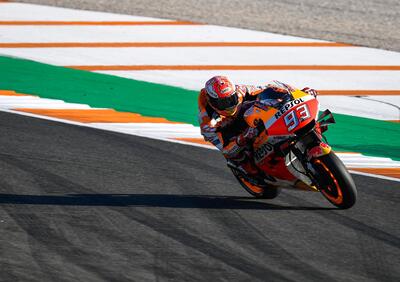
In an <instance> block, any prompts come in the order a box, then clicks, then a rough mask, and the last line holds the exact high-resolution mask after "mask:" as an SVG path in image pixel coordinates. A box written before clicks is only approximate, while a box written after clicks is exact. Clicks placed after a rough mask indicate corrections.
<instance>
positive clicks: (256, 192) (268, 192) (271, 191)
mask: <svg viewBox="0 0 400 282" xmlns="http://www.w3.org/2000/svg"><path fill="white" fill-rule="evenodd" d="M231 170H232V173H233V175H234V176H235V177H236V179H237V181H239V183H240V185H242V187H243V188H244V189H245V190H246V191H247V192H248V193H249V194H250V195H252V196H254V197H255V198H258V199H274V198H276V197H277V196H278V195H279V194H280V192H281V189H280V188H274V187H271V186H269V185H268V184H265V185H263V186H261V185H255V184H252V183H250V182H249V181H247V180H246V179H245V178H244V177H243V176H242V175H241V173H240V172H238V171H237V170H235V169H232V168H231Z"/></svg>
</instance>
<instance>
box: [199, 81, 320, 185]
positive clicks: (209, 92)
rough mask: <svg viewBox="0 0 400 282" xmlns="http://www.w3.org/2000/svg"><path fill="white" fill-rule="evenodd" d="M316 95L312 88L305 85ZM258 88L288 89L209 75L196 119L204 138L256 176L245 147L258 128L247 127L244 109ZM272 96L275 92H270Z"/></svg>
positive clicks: (255, 169)
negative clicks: (254, 84)
mask: <svg viewBox="0 0 400 282" xmlns="http://www.w3.org/2000/svg"><path fill="white" fill-rule="evenodd" d="M303 91H306V92H307V93H309V94H312V95H316V92H315V90H314V89H309V88H304V89H303ZM261 92H264V93H274V92H287V90H286V89H283V88H281V87H279V86H276V85H272V84H269V85H266V86H252V85H235V84H233V83H232V82H231V81H230V80H229V79H228V78H227V77H226V76H214V77H212V78H211V79H209V80H208V81H207V82H206V84H205V87H204V88H203V89H201V91H200V95H199V100H198V103H199V122H200V129H201V134H202V135H203V137H204V140H206V141H209V142H211V143H212V144H213V145H214V146H216V147H217V148H218V149H219V150H220V151H221V152H222V154H223V155H224V157H225V158H226V159H227V160H228V161H229V162H231V163H233V164H235V166H237V168H238V169H240V170H241V171H242V172H243V173H246V174H248V175H249V176H251V177H255V178H257V176H258V175H259V170H258V168H257V166H256V165H255V164H254V162H253V160H252V157H251V156H250V152H249V151H248V150H246V145H248V144H249V143H250V142H251V141H252V140H253V139H254V137H255V136H256V134H257V129H256V128H253V127H248V126H247V124H246V122H245V121H244V119H243V114H244V112H245V111H246V110H247V109H248V107H249V106H246V105H251V104H252V103H251V101H255V100H256V98H257V95H258V94H260V93H261ZM272 96H274V95H272Z"/></svg>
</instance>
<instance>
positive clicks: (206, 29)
mask: <svg viewBox="0 0 400 282" xmlns="http://www.w3.org/2000/svg"><path fill="white" fill-rule="evenodd" d="M2 7H3V6H2ZM0 19H1V20H4V19H3V18H2V16H1V15H0ZM99 19H102V18H101V17H99V18H98V19H97V20H99ZM141 19H143V18H141ZM145 19H147V18H145ZM0 34H1V35H2V36H1V37H0V42H25V43H26V42H40V43H42V42H327V41H323V40H316V39H308V38H302V37H294V36H287V35H281V34H275V33H269V32H260V31H253V30H246V29H237V28H230V27H222V26H211V25H190V26H174V27H173V28H172V27H171V26H101V27H98V26H0ZM221 34H223V38H222V37H221Z"/></svg>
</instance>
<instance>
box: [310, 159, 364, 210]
mask: <svg viewBox="0 0 400 282" xmlns="http://www.w3.org/2000/svg"><path fill="white" fill-rule="evenodd" d="M312 164H313V167H314V169H315V171H316V172H317V173H316V175H314V177H315V179H316V180H317V182H318V183H317V185H318V188H319V190H320V191H321V193H322V195H323V196H324V197H325V198H326V199H327V200H328V201H329V202H331V203H332V204H333V205H335V206H336V207H338V208H340V209H348V208H351V207H352V206H353V205H354V204H355V202H356V199H357V189H356V185H355V184H354V181H353V178H352V177H351V175H350V173H349V172H348V171H347V169H346V167H345V166H344V164H343V163H342V161H341V160H340V159H339V158H338V157H337V156H336V154H335V153H334V152H330V153H329V154H328V155H324V156H321V157H318V158H315V159H313V160H312Z"/></svg>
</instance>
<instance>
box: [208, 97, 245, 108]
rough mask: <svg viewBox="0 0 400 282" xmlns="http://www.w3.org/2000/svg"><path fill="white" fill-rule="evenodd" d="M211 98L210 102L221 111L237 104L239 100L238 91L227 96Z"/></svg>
mask: <svg viewBox="0 0 400 282" xmlns="http://www.w3.org/2000/svg"><path fill="white" fill-rule="evenodd" d="M209 98H210V99H209V101H210V104H211V105H212V106H213V107H214V108H216V109H218V110H221V111H223V110H226V109H229V108H233V107H235V106H237V104H238V101H239V100H238V95H237V94H236V93H234V94H233V95H231V96H229V97H226V98H212V97H209Z"/></svg>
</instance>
